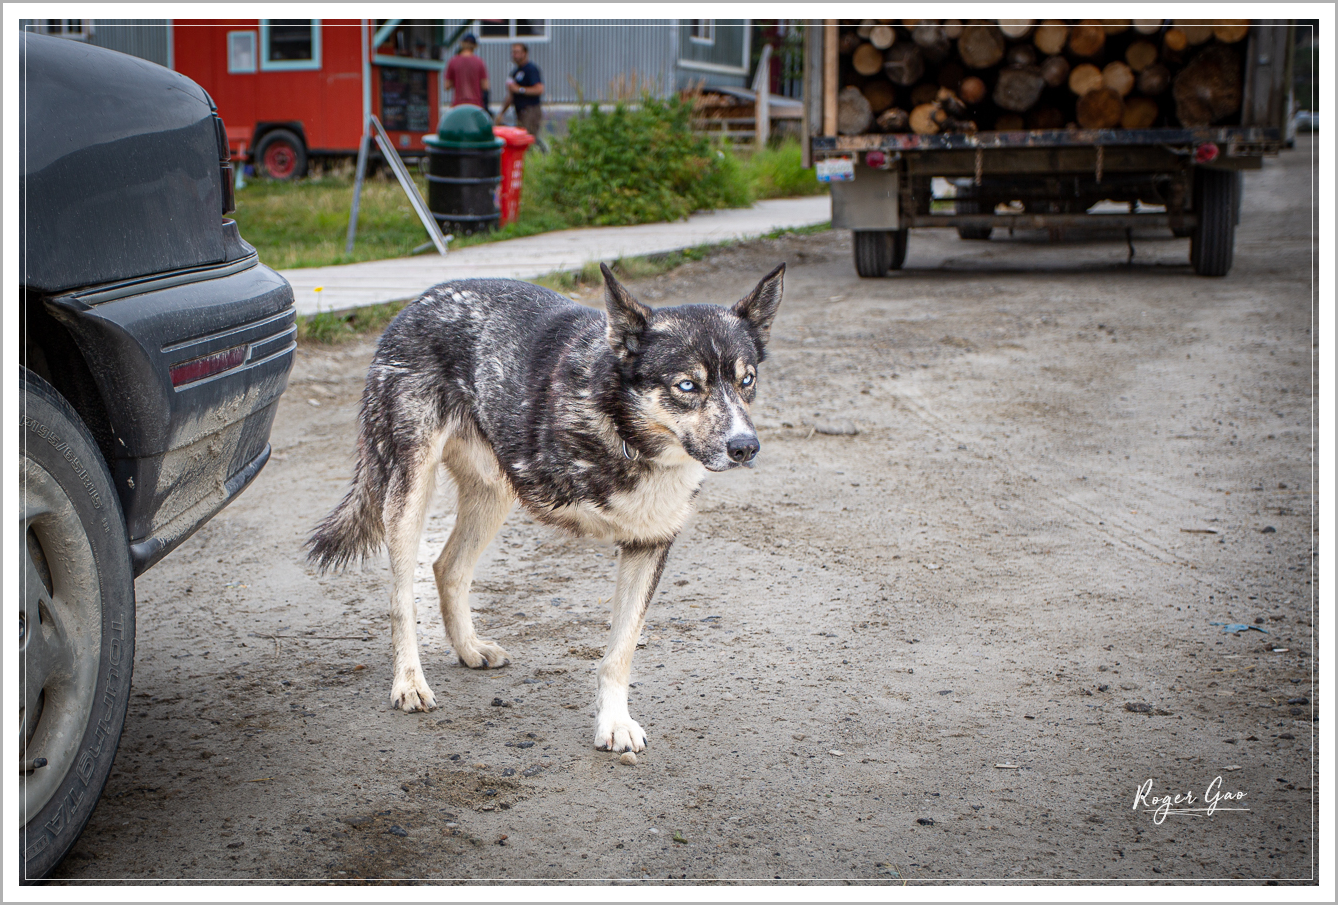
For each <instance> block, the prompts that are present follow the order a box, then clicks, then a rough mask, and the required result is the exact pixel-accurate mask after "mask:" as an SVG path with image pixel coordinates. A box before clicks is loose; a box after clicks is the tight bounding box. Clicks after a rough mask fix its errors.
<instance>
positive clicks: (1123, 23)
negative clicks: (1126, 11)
mask: <svg viewBox="0 0 1338 905" xmlns="http://www.w3.org/2000/svg"><path fill="white" fill-rule="evenodd" d="M1132 24H1133V20H1132V19H1102V20H1101V27H1102V28H1104V29H1105V30H1106V34H1107V35H1118V34H1122V33H1124V32H1126V31H1128V30H1129V26H1130V25H1132Z"/></svg>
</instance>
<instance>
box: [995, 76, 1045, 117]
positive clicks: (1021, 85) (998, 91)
mask: <svg viewBox="0 0 1338 905" xmlns="http://www.w3.org/2000/svg"><path fill="white" fill-rule="evenodd" d="M1044 90H1045V79H1044V78H1042V77H1041V70H1039V69H1037V68H1036V67H1035V66H1021V67H1018V68H1016V69H1001V70H999V78H998V81H996V82H995V83H994V103H996V104H998V105H999V106H1000V107H1002V108H1003V109H1005V110H1012V111H1013V112H1014V113H1025V112H1027V111H1028V110H1030V109H1031V108H1032V107H1034V106H1036V102H1037V101H1038V100H1040V99H1041V92H1042V91H1044Z"/></svg>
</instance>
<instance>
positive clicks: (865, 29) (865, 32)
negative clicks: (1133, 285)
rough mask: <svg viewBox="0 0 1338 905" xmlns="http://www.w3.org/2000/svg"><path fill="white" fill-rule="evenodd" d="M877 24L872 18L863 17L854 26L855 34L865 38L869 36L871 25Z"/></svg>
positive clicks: (871, 29)
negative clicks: (863, 18)
mask: <svg viewBox="0 0 1338 905" xmlns="http://www.w3.org/2000/svg"><path fill="white" fill-rule="evenodd" d="M877 24H878V23H877V22H875V21H873V20H872V19H865V20H864V21H863V22H861V23H860V24H859V25H858V26H857V27H856V28H855V34H857V35H859V36H860V37H861V38H865V39H866V40H867V39H868V37H869V32H871V31H873V27H874V26H875V25H877Z"/></svg>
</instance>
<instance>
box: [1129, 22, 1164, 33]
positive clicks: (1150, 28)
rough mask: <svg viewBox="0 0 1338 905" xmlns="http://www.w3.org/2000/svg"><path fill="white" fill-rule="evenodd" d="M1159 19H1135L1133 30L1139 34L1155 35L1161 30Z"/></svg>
mask: <svg viewBox="0 0 1338 905" xmlns="http://www.w3.org/2000/svg"><path fill="white" fill-rule="evenodd" d="M1161 22H1162V20H1161V19H1135V20H1134V31H1136V32H1138V33H1139V34H1140V35H1155V34H1156V33H1157V32H1159V31H1161Z"/></svg>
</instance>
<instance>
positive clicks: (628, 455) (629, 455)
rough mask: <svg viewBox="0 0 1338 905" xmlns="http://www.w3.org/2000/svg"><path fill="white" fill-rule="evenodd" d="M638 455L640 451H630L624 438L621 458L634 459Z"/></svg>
mask: <svg viewBox="0 0 1338 905" xmlns="http://www.w3.org/2000/svg"><path fill="white" fill-rule="evenodd" d="M640 455H641V454H640V453H634V452H632V451H631V450H629V449H628V448H627V441H626V440H623V458H624V459H628V460H631V461H635V460H636V459H637V458H638V457H640Z"/></svg>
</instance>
